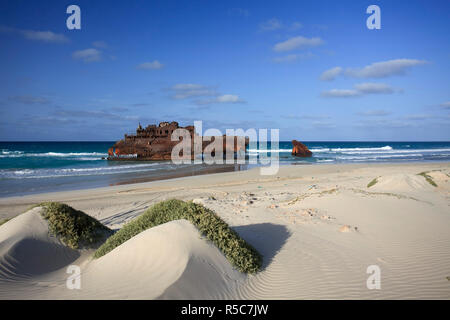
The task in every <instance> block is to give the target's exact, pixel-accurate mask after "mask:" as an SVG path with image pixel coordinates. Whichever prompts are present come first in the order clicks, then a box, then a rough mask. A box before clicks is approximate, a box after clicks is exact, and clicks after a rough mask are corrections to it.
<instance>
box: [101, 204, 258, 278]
mask: <svg viewBox="0 0 450 320" xmlns="http://www.w3.org/2000/svg"><path fill="white" fill-rule="evenodd" d="M179 219H186V220H188V221H190V222H191V223H192V224H193V225H195V226H196V227H197V229H198V230H199V231H200V233H201V234H202V235H204V236H205V237H206V238H207V239H208V240H210V241H211V242H212V243H214V244H215V245H216V246H217V247H218V248H219V249H220V250H221V251H222V252H223V254H224V255H225V257H226V258H227V259H228V260H229V261H230V263H231V264H232V265H233V266H234V267H236V268H237V269H238V270H239V271H241V272H246V273H256V272H257V271H258V270H259V269H260V268H261V265H262V257H261V255H260V254H259V253H258V252H257V251H256V250H255V249H254V248H253V247H252V246H251V245H249V244H248V243H247V242H246V241H245V240H243V239H242V238H241V237H240V236H239V235H238V234H237V233H236V232H235V231H233V230H232V229H231V228H230V227H229V226H228V225H227V224H226V222H224V221H223V220H222V219H221V218H220V217H219V216H218V215H217V214H216V213H214V212H213V211H212V210H209V209H208V208H205V207H204V206H202V205H200V204H196V203H193V202H184V201H181V200H175V199H172V200H167V201H163V202H160V203H157V204H155V205H154V206H152V207H151V208H150V209H148V210H147V211H146V212H145V213H144V214H142V215H141V216H139V217H138V218H136V219H134V220H133V221H131V222H129V223H127V224H126V225H125V226H123V228H122V229H120V230H119V231H118V232H116V233H115V234H114V235H112V236H111V237H110V238H109V239H108V240H106V242H105V243H104V244H103V245H102V246H101V247H100V248H98V250H97V251H96V252H95V254H94V257H95V258H99V257H101V256H103V255H105V254H107V253H108V252H110V251H112V250H113V249H114V248H116V247H118V246H119V245H121V244H122V243H124V242H125V241H127V240H129V239H131V238H132V237H134V236H136V235H137V234H139V233H141V232H142V231H145V230H147V229H149V228H152V227H155V226H158V225H161V224H163V223H166V222H170V221H173V220H179ZM149 245H151V244H149Z"/></svg>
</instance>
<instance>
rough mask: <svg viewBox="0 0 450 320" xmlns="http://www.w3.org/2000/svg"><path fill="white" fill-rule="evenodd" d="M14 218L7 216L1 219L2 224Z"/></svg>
mask: <svg viewBox="0 0 450 320" xmlns="http://www.w3.org/2000/svg"><path fill="white" fill-rule="evenodd" d="M11 219H12V218H6V219H2V220H0V226H1V225H2V224H5V223H7V222H8V221H9V220H11Z"/></svg>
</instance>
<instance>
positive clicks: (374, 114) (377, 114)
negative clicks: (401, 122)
mask: <svg viewBox="0 0 450 320" xmlns="http://www.w3.org/2000/svg"><path fill="white" fill-rule="evenodd" d="M356 114H357V115H359V116H364V117H385V116H388V115H390V114H391V113H390V112H388V111H385V110H368V111H363V112H357V113H356Z"/></svg>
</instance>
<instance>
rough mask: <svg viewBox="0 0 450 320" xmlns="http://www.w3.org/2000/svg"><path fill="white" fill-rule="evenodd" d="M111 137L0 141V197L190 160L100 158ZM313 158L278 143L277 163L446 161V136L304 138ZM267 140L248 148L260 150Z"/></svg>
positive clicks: (132, 177) (127, 176)
mask: <svg viewBox="0 0 450 320" xmlns="http://www.w3.org/2000/svg"><path fill="white" fill-rule="evenodd" d="M113 143H114V142H112V141H107V142H0V197H2V196H3V197H4V196H12V195H22V194H29V193H39V192H49V191H57V190H68V189H81V188H89V187H99V186H107V185H115V184H119V183H126V182H127V181H136V180H139V179H141V180H142V179H146V178H148V179H150V178H155V177H157V176H158V175H161V174H162V173H167V172H176V171H179V170H180V168H186V167H189V166H190V165H182V166H177V165H174V164H172V163H171V162H170V161H164V162H133V161H130V162H128V161H126V162H110V161H106V160H103V159H102V157H106V156H107V153H106V152H107V150H108V148H109V147H110V146H111V145H113ZM304 143H305V144H306V145H307V146H308V148H309V149H310V150H311V151H312V152H313V157H311V158H306V159H305V158H297V157H293V156H291V154H290V152H291V150H292V144H291V142H290V141H282V142H280V143H279V146H278V148H277V149H276V150H275V152H278V154H279V159H280V163H281V164H282V165H283V164H292V163H299V164H301V163H305V164H319V163H363V162H414V161H415V162H417V161H450V142H393V141H389V142H314V141H310V142H304ZM265 150H269V151H270V143H269V144H268V146H267V147H266V146H260V147H259V148H257V149H252V148H249V150H248V152H247V153H248V155H260V154H261V153H264V152H265Z"/></svg>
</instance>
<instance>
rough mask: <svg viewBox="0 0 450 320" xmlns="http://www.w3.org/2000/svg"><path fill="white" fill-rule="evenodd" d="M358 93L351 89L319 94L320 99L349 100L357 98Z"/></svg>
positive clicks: (333, 90)
mask: <svg viewBox="0 0 450 320" xmlns="http://www.w3.org/2000/svg"><path fill="white" fill-rule="evenodd" d="M359 95H360V93H359V92H358V91H357V90H352V89H331V90H328V91H324V92H322V93H321V96H322V97H328V98H350V97H357V96H359Z"/></svg>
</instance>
